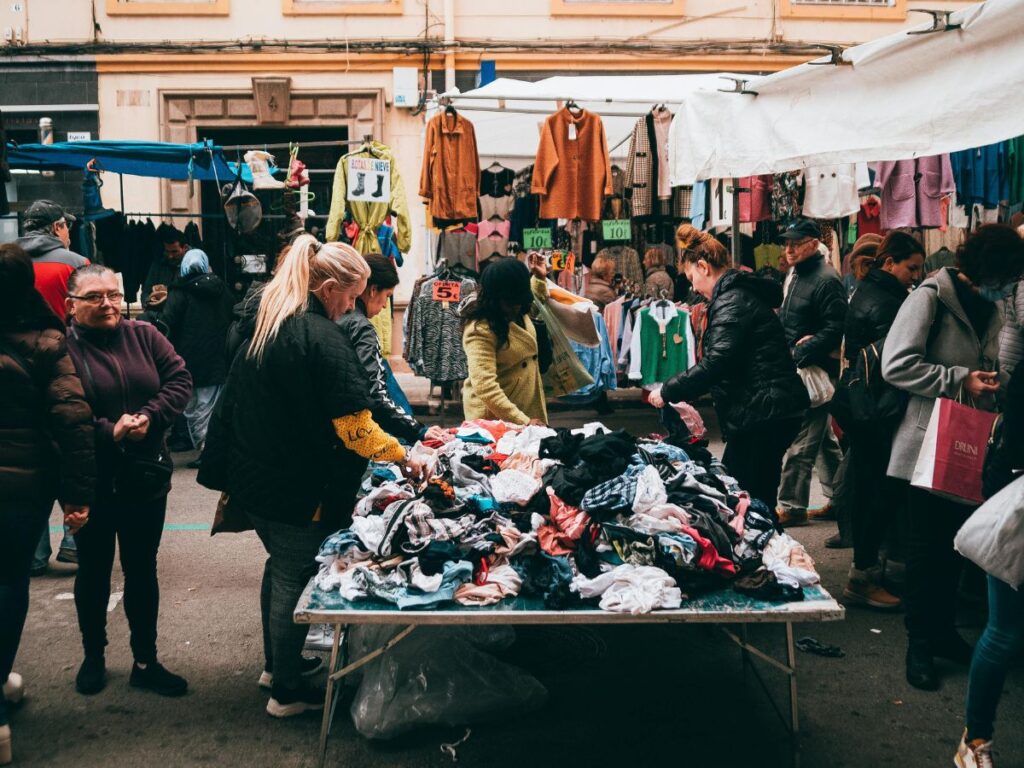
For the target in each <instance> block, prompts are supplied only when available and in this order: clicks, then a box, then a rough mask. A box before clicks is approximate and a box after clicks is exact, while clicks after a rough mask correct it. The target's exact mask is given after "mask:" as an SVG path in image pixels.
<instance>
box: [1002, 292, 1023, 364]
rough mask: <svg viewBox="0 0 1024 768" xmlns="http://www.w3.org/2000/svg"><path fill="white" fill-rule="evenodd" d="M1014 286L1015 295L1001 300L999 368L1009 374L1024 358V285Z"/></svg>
mask: <svg viewBox="0 0 1024 768" xmlns="http://www.w3.org/2000/svg"><path fill="white" fill-rule="evenodd" d="M1021 282H1024V281H1020V282H1018V283H1017V284H1016V285H1014V286H1013V295H1011V296H1010V297H1009V298H1007V299H1006V300H1005V301H1003V302H1001V304H1002V310H1003V321H1004V322H1003V330H1002V331H1001V332H1000V334H999V369H1000V370H1002V371H1006V375H1007V376H1009V375H1010V374H1012V373H1013V369H1014V368H1016V367H1017V363H1019V362H1020V361H1021V360H1022V359H1024V286H1022V285H1021Z"/></svg>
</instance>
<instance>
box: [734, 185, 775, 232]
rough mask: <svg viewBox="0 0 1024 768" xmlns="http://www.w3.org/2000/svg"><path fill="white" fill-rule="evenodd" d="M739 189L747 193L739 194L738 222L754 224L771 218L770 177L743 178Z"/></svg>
mask: <svg viewBox="0 0 1024 768" xmlns="http://www.w3.org/2000/svg"><path fill="white" fill-rule="evenodd" d="M740 187H741V188H742V189H749V190H750V191H749V192H740V221H741V222H744V223H754V224H756V223H757V222H759V221H767V220H768V219H770V218H771V217H772V210H771V202H772V176H771V174H768V175H765V176H745V177H743V178H742V179H740Z"/></svg>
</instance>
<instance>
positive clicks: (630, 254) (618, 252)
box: [597, 245, 644, 285]
mask: <svg viewBox="0 0 1024 768" xmlns="http://www.w3.org/2000/svg"><path fill="white" fill-rule="evenodd" d="M597 258H599V259H601V258H604V259H611V260H612V261H614V262H615V272H616V274H619V275H622V278H623V279H624V280H625V281H626V282H629V283H635V284H637V285H643V283H644V269H643V266H641V263H640V254H639V253H637V252H636V251H635V250H634V249H633V248H630V247H629V246H628V245H613V246H610V247H608V248H602V249H601V250H600V251H598V252H597Z"/></svg>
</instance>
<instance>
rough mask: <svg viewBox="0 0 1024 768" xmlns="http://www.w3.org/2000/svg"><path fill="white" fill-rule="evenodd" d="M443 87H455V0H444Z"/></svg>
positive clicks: (448, 89) (447, 89)
mask: <svg viewBox="0 0 1024 768" xmlns="http://www.w3.org/2000/svg"><path fill="white" fill-rule="evenodd" d="M444 47H445V52H444V89H445V90H446V91H450V90H452V89H453V88H454V87H455V0H444Z"/></svg>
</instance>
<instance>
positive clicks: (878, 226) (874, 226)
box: [857, 195, 882, 237]
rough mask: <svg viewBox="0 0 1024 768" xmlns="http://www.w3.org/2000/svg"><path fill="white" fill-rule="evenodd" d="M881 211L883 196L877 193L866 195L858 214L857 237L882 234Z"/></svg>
mask: <svg viewBox="0 0 1024 768" xmlns="http://www.w3.org/2000/svg"><path fill="white" fill-rule="evenodd" d="M881 213H882V201H881V198H879V197H878V196H877V195H869V196H868V197H865V198H864V201H863V202H862V203H861V204H860V212H859V213H858V214H857V237H862V236H863V235H880V234H882V221H881V218H880V216H881Z"/></svg>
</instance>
